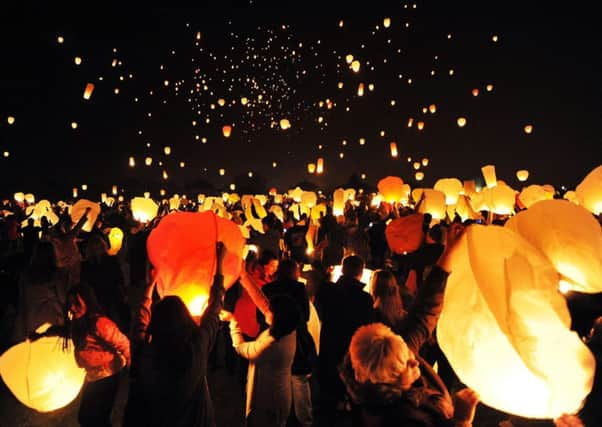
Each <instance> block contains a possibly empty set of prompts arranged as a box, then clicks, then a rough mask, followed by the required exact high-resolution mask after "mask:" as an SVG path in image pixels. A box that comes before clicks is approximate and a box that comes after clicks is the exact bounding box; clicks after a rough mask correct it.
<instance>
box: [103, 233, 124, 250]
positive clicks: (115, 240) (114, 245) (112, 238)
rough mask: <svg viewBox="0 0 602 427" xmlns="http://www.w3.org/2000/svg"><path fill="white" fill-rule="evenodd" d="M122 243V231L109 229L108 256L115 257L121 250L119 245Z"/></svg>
mask: <svg viewBox="0 0 602 427" xmlns="http://www.w3.org/2000/svg"><path fill="white" fill-rule="evenodd" d="M122 243H123V231H121V229H120V228H119V227H113V228H111V231H109V244H110V247H109V250H108V251H107V252H108V254H109V255H117V253H118V252H119V251H120V249H121V244H122Z"/></svg>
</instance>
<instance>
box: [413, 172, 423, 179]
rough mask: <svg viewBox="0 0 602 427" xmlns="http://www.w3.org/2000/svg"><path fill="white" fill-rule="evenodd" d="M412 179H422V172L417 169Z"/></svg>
mask: <svg viewBox="0 0 602 427" xmlns="http://www.w3.org/2000/svg"><path fill="white" fill-rule="evenodd" d="M414 179H415V180H416V181H422V180H423V179H424V172H421V171H418V172H416V173H415V174H414Z"/></svg>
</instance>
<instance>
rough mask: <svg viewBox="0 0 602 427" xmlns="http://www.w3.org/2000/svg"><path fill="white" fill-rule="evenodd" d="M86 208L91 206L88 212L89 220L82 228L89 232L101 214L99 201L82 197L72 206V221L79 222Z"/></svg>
mask: <svg viewBox="0 0 602 427" xmlns="http://www.w3.org/2000/svg"><path fill="white" fill-rule="evenodd" d="M86 208H90V212H88V215H87V220H86V223H85V224H84V226H83V227H82V230H84V231H87V232H88V233H89V232H90V231H92V228H93V227H94V223H95V222H96V218H97V217H98V214H100V205H99V204H98V203H94V202H91V201H90V200H87V199H80V200H78V201H77V202H75V204H74V205H73V206H72V207H71V212H70V215H71V221H73V222H74V223H77V222H78V221H79V220H80V219H81V218H82V216H84V213H85V212H86Z"/></svg>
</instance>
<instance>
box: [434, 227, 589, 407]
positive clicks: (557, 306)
mask: <svg viewBox="0 0 602 427" xmlns="http://www.w3.org/2000/svg"><path fill="white" fill-rule="evenodd" d="M459 245H460V246H459V247H458V251H457V252H455V254H454V258H453V259H452V260H451V261H452V273H451V275H450V276H449V278H448V281H447V287H446V290H445V297H444V303H443V311H442V313H441V317H440V319H439V323H438V324H437V338H438V341H439V344H440V346H441V349H442V350H443V352H444V353H445V355H446V357H447V359H448V360H449V362H450V364H451V366H452V368H453V369H454V371H455V372H456V374H457V375H458V377H459V378H460V381H462V383H464V384H466V385H467V386H468V387H470V388H472V389H474V390H475V391H476V392H477V393H478V394H479V396H480V399H481V401H482V402H483V403H484V404H486V405H488V406H491V407H493V408H496V409H498V410H500V411H503V412H507V413H511V414H516V415H519V416H522V417H527V418H556V417H558V416H560V415H561V414H564V413H567V414H571V413H575V412H576V411H578V410H579V408H580V407H581V404H582V402H583V400H584V399H585V397H586V396H587V395H588V394H589V392H590V391H591V387H592V383H593V375H594V370H595V360H594V357H593V355H592V354H591V353H590V351H589V349H588V348H587V346H586V345H585V344H584V343H583V342H582V341H581V340H580V339H579V336H578V335H577V334H576V333H575V332H572V331H571V330H570V324H571V318H570V313H569V311H568V309H567V306H566V302H565V300H564V298H563V296H562V295H561V294H560V293H559V292H558V290H557V284H558V274H557V273H556V271H555V269H554V267H553V266H552V264H551V263H550V262H549V261H548V260H547V259H546V258H545V257H544V256H543V255H542V254H541V253H540V252H539V251H537V250H536V249H535V248H533V247H532V246H531V245H530V244H529V243H528V242H527V241H526V240H524V239H523V238H522V237H520V236H519V235H518V234H516V233H514V232H513V231H511V230H509V229H507V228H504V227H499V226H481V225H472V226H470V227H468V229H467V230H466V234H465V236H464V237H463V238H462V241H460V242H459ZM459 331H461V333H459Z"/></svg>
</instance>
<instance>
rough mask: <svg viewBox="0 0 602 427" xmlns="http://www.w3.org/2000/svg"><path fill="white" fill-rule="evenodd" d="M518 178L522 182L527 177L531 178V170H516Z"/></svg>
mask: <svg viewBox="0 0 602 427" xmlns="http://www.w3.org/2000/svg"><path fill="white" fill-rule="evenodd" d="M516 179H518V180H519V181H521V182H525V181H526V180H527V179H529V171H528V170H526V169H521V170H518V171H516Z"/></svg>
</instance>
